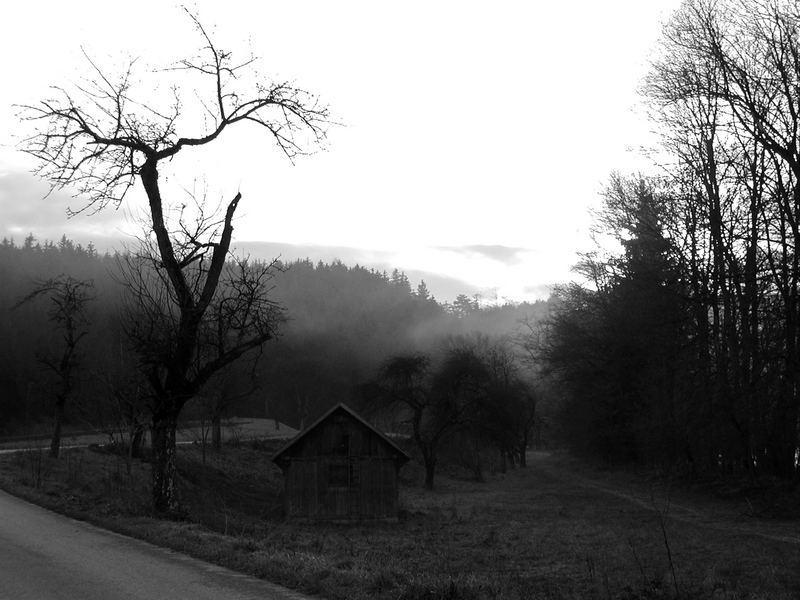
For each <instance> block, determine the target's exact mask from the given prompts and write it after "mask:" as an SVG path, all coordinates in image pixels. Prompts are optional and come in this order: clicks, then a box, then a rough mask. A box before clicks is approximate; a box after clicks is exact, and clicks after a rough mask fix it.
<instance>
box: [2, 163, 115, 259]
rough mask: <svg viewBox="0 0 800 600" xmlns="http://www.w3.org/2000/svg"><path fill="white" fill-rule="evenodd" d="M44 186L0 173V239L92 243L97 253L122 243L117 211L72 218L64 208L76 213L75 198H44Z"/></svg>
mask: <svg viewBox="0 0 800 600" xmlns="http://www.w3.org/2000/svg"><path fill="white" fill-rule="evenodd" d="M48 190H49V188H48V185H47V184H46V183H44V182H43V181H41V180H39V179H37V178H36V177H35V176H33V175H31V174H30V173H28V172H25V171H21V170H14V169H5V170H3V171H2V173H0V237H8V238H14V240H15V241H17V242H21V241H22V239H23V238H25V237H26V236H27V235H28V234H29V233H33V235H34V236H35V237H36V238H37V239H38V240H53V241H57V240H59V239H60V238H61V236H62V235H66V236H67V237H69V238H71V239H73V240H75V241H78V242H83V243H87V242H90V241H91V242H94V243H95V245H96V246H97V247H98V248H99V249H111V248H113V247H115V246H117V245H118V244H119V243H120V242H121V241H123V239H125V238H124V235H123V234H122V233H121V231H120V228H121V227H122V226H123V224H124V223H125V217H124V215H123V213H122V212H121V211H117V210H114V208H113V207H108V208H106V209H104V210H102V211H100V212H97V213H94V214H91V211H87V212H86V213H82V214H78V215H75V216H73V217H69V216H68V215H67V211H68V208H70V207H71V208H72V209H74V210H80V209H81V208H83V206H84V204H82V201H81V200H80V199H79V198H73V197H71V196H70V195H69V194H67V193H65V192H62V191H57V192H53V193H52V194H50V195H48Z"/></svg>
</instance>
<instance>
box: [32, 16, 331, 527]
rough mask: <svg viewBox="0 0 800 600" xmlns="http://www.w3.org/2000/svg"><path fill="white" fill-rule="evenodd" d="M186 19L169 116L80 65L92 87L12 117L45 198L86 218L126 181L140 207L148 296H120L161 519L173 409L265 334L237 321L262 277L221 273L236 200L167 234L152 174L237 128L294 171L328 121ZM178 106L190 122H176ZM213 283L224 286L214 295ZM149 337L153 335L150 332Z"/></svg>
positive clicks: (169, 503) (170, 505) (125, 79)
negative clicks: (142, 392)
mask: <svg viewBox="0 0 800 600" xmlns="http://www.w3.org/2000/svg"><path fill="white" fill-rule="evenodd" d="M187 14H188V13H187ZM189 17H190V19H191V20H192V22H193V24H194V27H195V29H196V30H197V32H198V34H199V36H200V38H201V39H202V40H203V45H202V48H201V54H200V56H199V57H197V58H185V59H182V60H179V61H178V62H177V63H175V64H173V65H172V66H171V68H170V69H169V70H166V71H165V70H161V71H158V73H159V74H160V75H162V76H166V77H171V78H173V80H177V79H179V77H180V76H181V75H185V76H187V77H189V78H193V79H194V81H195V82H196V83H197V84H198V89H195V90H192V93H185V94H183V95H182V94H181V88H180V87H178V86H177V85H176V86H175V87H174V88H173V92H174V93H173V100H172V102H171V104H170V105H169V106H166V107H153V106H149V103H148V102H147V101H146V100H145V101H141V100H135V99H134V96H133V92H134V90H133V81H134V78H133V70H134V67H135V64H133V63H131V65H130V66H129V67H128V68H127V69H126V70H125V71H124V72H123V73H122V75H121V76H120V77H117V78H114V77H111V76H109V75H107V74H106V73H104V72H103V71H102V70H101V69H100V68H99V67H98V66H97V65H96V64H95V63H94V62H92V61H91V59H88V57H87V60H89V64H90V66H91V68H92V69H93V71H94V74H95V79H94V80H92V81H90V82H88V83H87V84H84V85H82V86H76V88H75V89H74V90H68V89H66V88H55V90H56V96H55V97H54V98H52V99H47V100H44V101H42V102H41V103H39V104H37V105H33V106H26V107H23V118H25V119H27V120H28V121H29V122H30V123H31V125H32V126H34V127H36V130H35V133H34V134H33V135H32V136H30V137H29V138H28V139H27V141H26V143H25V149H26V150H27V152H28V153H29V154H31V155H32V156H33V157H34V158H36V159H37V160H38V162H39V167H38V173H39V174H40V175H41V176H43V177H44V178H46V179H48V180H49V181H50V183H51V186H52V188H53V189H60V188H67V187H69V188H70V189H73V190H75V191H76V193H77V194H78V195H81V196H82V197H85V198H86V199H88V205H87V206H86V208H90V209H91V210H100V209H102V208H104V207H105V206H107V205H109V204H113V205H118V204H119V203H121V202H122V201H123V199H124V198H125V195H126V193H127V192H128V191H129V190H130V188H131V187H132V186H134V184H135V183H136V182H137V181H140V182H141V185H142V187H143V189H144V192H145V194H146V196H147V201H148V207H149V228H150V230H151V236H148V240H152V243H153V249H154V255H153V256H145V257H144V261H145V262H147V261H148V260H150V259H154V260H152V262H150V265H149V266H146V265H145V267H146V268H147V269H151V270H150V271H149V274H148V275H147V276H146V277H147V278H149V279H148V280H147V281H144V280H142V281H140V282H139V283H143V284H147V285H149V284H150V283H152V284H154V285H155V288H154V289H152V290H146V289H144V288H143V287H141V286H139V287H137V286H138V283H136V282H135V280H134V282H132V283H131V285H130V287H131V289H132V290H133V291H134V296H135V297H136V299H137V300H142V301H143V302H142V303H141V305H140V306H141V309H142V310H143V311H145V313H146V315H147V317H148V318H147V319H146V320H144V321H143V322H142V324H141V328H138V329H136V328H134V330H133V337H134V343H135V345H136V346H137V350H138V351H139V353H140V357H141V361H142V364H143V366H144V369H145V371H146V375H147V379H148V381H149V384H150V386H151V388H152V397H153V405H152V415H153V417H152V418H153V422H152V432H153V454H154V460H153V503H154V507H155V509H156V510H157V511H158V512H163V513H168V512H171V511H174V510H175V509H176V508H177V496H176V492H175V463H174V454H175V428H176V423H177V419H178V415H179V414H180V412H181V409H182V408H183V406H184V405H185V404H186V402H188V401H189V399H191V398H192V397H193V396H194V395H195V394H196V393H197V392H198V390H199V388H200V386H202V384H203V383H204V382H205V381H207V380H208V378H209V377H210V376H211V374H213V373H214V372H215V371H216V370H218V369H220V368H222V367H224V366H225V365H226V364H228V363H230V362H232V361H233V360H235V359H237V358H238V357H239V356H241V355H242V354H244V353H245V352H247V351H248V350H251V349H254V348H258V347H259V346H261V345H262V344H263V343H264V342H265V341H266V340H268V339H270V337H272V335H273V328H272V327H271V326H265V325H267V323H265V322H264V321H259V318H260V317H256V318H255V319H254V317H253V315H252V314H247V313H241V314H240V313H238V312H237V311H240V310H244V309H246V308H247V307H248V306H250V302H251V300H256V303H257V304H259V305H261V306H263V301H264V298H263V293H264V292H265V288H264V287H263V283H264V277H263V275H264V272H263V271H261V272H260V273H259V274H256V275H255V276H251V274H250V272H249V271H248V269H247V268H246V265H243V264H241V263H240V264H239V265H238V266H235V267H233V268H232V269H233V271H236V269H237V268H238V269H240V271H239V273H238V274H235V273H231V268H230V267H226V260H227V258H228V254H229V250H230V246H231V239H232V236H233V218H234V215H235V213H236V210H237V208H238V205H239V202H240V201H241V198H242V195H241V193H237V194H236V195H235V196H234V197H233V198H232V199H231V200H230V201H229V202H228V203H227V206H226V207H225V209H224V211H223V214H222V216H221V217H220V219H219V220H218V221H208V220H201V221H199V222H198V226H197V227H188V228H186V227H184V226H185V225H186V224H185V223H183V224H180V225H179V226H178V228H177V229H175V228H173V229H172V230H171V229H170V226H169V219H168V215H169V212H170V210H171V208H172V207H174V203H173V204H170V203H169V201H168V200H167V199H165V198H164V197H163V196H162V190H161V186H160V180H159V168H160V167H161V166H162V165H163V164H164V163H166V162H167V161H170V160H171V159H172V158H173V157H175V156H176V155H177V154H178V153H179V152H181V151H183V150H184V149H186V148H197V147H202V146H206V145H208V144H211V143H213V142H214V141H216V140H217V139H218V138H219V137H220V136H221V135H222V134H223V132H225V131H227V130H228V129H230V128H232V127H236V128H239V127H240V126H242V125H245V124H248V125H250V126H256V127H257V128H259V129H260V130H261V131H262V132H263V133H265V134H267V136H268V137H269V138H270V139H271V140H272V141H273V142H274V143H275V144H277V146H278V148H279V149H280V150H281V151H282V152H283V153H284V154H285V155H286V156H287V157H289V158H290V159H293V158H294V157H296V156H298V155H301V154H304V153H306V152H307V151H308V148H309V147H310V146H314V145H319V144H320V143H321V142H322V140H323V138H324V136H325V128H326V125H327V124H328V123H329V114H328V109H327V108H326V107H325V106H322V105H320V104H319V103H318V101H317V99H316V98H315V97H314V96H312V95H311V94H309V93H307V92H305V91H303V90H301V89H298V88H296V87H294V86H292V85H291V84H289V83H285V82H282V83H270V82H265V81H263V80H261V79H260V78H259V77H258V74H257V73H256V72H255V70H254V59H249V60H245V61H243V62H235V61H234V60H233V57H232V54H231V53H230V52H227V51H223V50H221V49H220V48H219V47H218V46H217V45H216V44H215V43H214V41H212V39H211V37H210V36H209V34H208V33H207V31H206V29H205V28H204V27H203V26H202V25H201V23H200V21H199V20H198V19H197V18H196V17H195V16H193V15H191V14H189ZM248 77H249V78H250V79H251V82H252V83H251V85H248V84H247V81H246V79H247V78H248ZM203 86H205V88H204V89H205V91H203V90H202V89H200V88H202V87H203ZM187 101H190V102H194V103H195V107H194V108H195V109H196V110H194V111H192V110H185V108H184V102H187ZM198 111H199V112H200V114H205V119H204V121H205V125H204V126H203V125H199V124H198V123H193V124H191V125H190V124H188V123H186V122H185V121H186V120H187V115H189V116H196V115H197V114H198ZM186 130H190V132H189V133H183V132H184V131H186ZM142 272H143V271H142ZM223 277H226V278H228V284H226V285H222V286H221V281H222V279H223ZM221 288H224V289H225V290H226V291H225V293H220V292H221ZM240 294H241V295H240ZM155 310H160V311H162V314H160V315H159V314H157V313H156V312H153V311H155ZM209 315H211V317H209ZM210 322H214V323H222V322H226V323H227V325H226V326H225V327H227V328H228V330H227V331H225V332H224V333H225V336H219V335H217V336H216V338H215V340H216V342H219V344H218V345H217V347H216V348H215V350H216V354H215V355H214V356H210V355H207V354H205V353H203V352H200V348H201V346H202V343H203V339H204V336H206V335H207V330H208V327H207V326H208V325H209V323H210ZM156 326H158V327H161V328H163V329H162V330H161V331H156V330H155V327H156ZM148 328H151V329H149V330H147V329H148ZM151 334H152V335H151ZM223 339H224V341H225V343H224V344H222V343H221V342H222V340H223ZM148 340H149V341H148ZM151 341H153V342H155V343H150V342H151Z"/></svg>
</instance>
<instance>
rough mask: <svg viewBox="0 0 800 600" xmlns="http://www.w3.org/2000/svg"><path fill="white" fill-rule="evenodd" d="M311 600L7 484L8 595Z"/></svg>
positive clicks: (2, 591)
mask: <svg viewBox="0 0 800 600" xmlns="http://www.w3.org/2000/svg"><path fill="white" fill-rule="evenodd" d="M160 598H169V599H170V600H181V599H186V600H245V599H250V598H253V599H255V598H258V599H259V600H310V598H309V597H308V596H304V595H302V594H298V593H296V592H292V591H290V590H287V589H285V588H282V587H280V586H277V585H274V584H271V583H267V582H265V581H261V580H259V579H255V578H252V577H247V576H245V575H241V574H239V573H235V572H233V571H230V570H228V569H223V568H221V567H217V566H215V565H211V564H208V563H205V562H202V561H200V560H196V559H193V558H189V557H187V556H185V555H183V554H180V553H178V552H173V551H171V550H165V549H163V548H159V547H157V546H153V545H151V544H148V543H146V542H142V541H139V540H134V539H132V538H129V537H126V536H123V535H118V534H115V533H111V532H108V531H105V530H102V529H99V528H97V527H94V526H92V525H89V524H87V523H84V522H81V521H76V520H73V519H69V518H66V517H63V516H61V515H57V514H55V513H53V512H50V511H48V510H45V509H43V508H40V507H38V506H34V505H33V504H30V503H28V502H25V501H24V500H20V499H18V498H15V497H14V496H10V495H9V494H6V493H5V492H2V491H0V599H2V600H122V599H125V600H140V599H141V600H158V599H160Z"/></svg>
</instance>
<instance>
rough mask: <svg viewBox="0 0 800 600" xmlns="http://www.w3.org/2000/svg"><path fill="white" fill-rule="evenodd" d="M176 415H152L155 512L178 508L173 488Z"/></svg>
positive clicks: (174, 510)
mask: <svg viewBox="0 0 800 600" xmlns="http://www.w3.org/2000/svg"><path fill="white" fill-rule="evenodd" d="M176 429H177V415H175V414H171V413H168V414H162V415H154V416H153V429H152V432H153V433H152V435H153V508H154V509H155V510H156V512H157V513H161V514H166V515H169V514H174V513H175V512H177V509H178V494H177V490H176V489H175V483H176V482H175V475H176V468H175V430H176Z"/></svg>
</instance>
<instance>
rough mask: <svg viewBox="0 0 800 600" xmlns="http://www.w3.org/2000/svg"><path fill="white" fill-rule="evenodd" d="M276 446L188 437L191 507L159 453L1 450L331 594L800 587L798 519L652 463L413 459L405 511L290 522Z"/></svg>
mask: <svg viewBox="0 0 800 600" xmlns="http://www.w3.org/2000/svg"><path fill="white" fill-rule="evenodd" d="M272 450H273V448H272V446H270V445H266V444H241V445H239V446H238V447H227V448H226V449H225V450H224V451H223V452H222V453H221V454H213V453H208V454H207V462H206V464H203V462H202V453H201V450H200V449H199V448H198V447H192V446H181V447H180V449H179V470H180V473H181V478H180V493H181V498H182V501H183V505H184V507H185V509H186V520H185V521H181V522H175V521H164V520H159V519H156V518H154V517H153V516H152V515H151V514H150V510H149V487H148V485H149V476H150V473H149V465H147V464H145V463H141V462H138V461H135V462H133V463H131V464H130V465H128V463H126V462H125V460H124V459H123V458H121V457H119V456H116V455H112V454H103V453H98V452H92V451H89V450H70V451H67V452H65V453H64V455H63V456H62V458H61V459H59V460H52V459H49V458H47V456H46V455H45V453H40V452H38V451H30V452H25V453H19V454H12V455H5V456H3V457H2V460H0V484H2V485H3V487H5V488H6V489H10V490H11V491H13V492H14V493H17V494H19V495H23V496H25V497H27V498H30V499H32V500H34V501H35V502H38V503H40V504H45V505H47V506H49V507H51V508H54V509H55V510H58V511H61V512H65V513H67V514H70V515H72V516H75V517H78V518H83V519H86V520H90V521H93V522H96V523H98V524H100V525H102V526H105V527H109V528H111V529H114V530H117V531H120V532H123V533H128V534H131V535H134V536H136V537H140V538H143V539H146V540H148V541H152V542H154V543H157V544H160V545H164V546H168V547H171V548H174V549H177V550H180V551H183V552H186V553H188V554H191V555H194V556H197V557H200V558H204V559H206V560H210V561H212V562H216V563H218V564H221V565H223V566H227V567H230V568H233V569H236V570H239V571H242V572H245V573H249V574H252V575H256V576H258V577H263V578H266V579H269V580H271V581H274V582H276V583H280V584H283V585H286V586H287V587H291V588H294V589H298V590H302V591H305V592H307V593H312V594H319V595H321V596H323V597H325V598H330V599H334V598H352V599H356V600H358V599H366V598H377V599H398V600H399V599H403V600H421V599H427V600H433V599H456V598H459V599H460V598H463V599H467V600H469V599H473V598H475V599H479V598H480V599H483V598H511V599H517V598H518V599H528V598H543V599H573V598H575V599H577V598H598V599H612V598H613V599H626V600H635V599H650V598H677V597H680V598H714V599H718V600H739V599H742V600H744V599H748V600H757V599H762V598H763V599H770V600H781V599H789V598H797V597H798V593H800V569H798V567H800V545H798V544H792V543H787V542H782V541H778V540H777V539H772V538H773V537H775V536H773V535H772V534H773V533H774V532H783V533H787V532H793V534H794V535H795V536H796V537H800V535H797V534H798V531H799V530H800V529H799V528H798V523H797V521H780V522H776V521H773V520H763V519H755V518H753V517H746V516H742V513H741V512H739V513H736V512H735V511H734V510H732V508H731V507H732V506H733V505H734V504H735V503H736V502H737V501H734V500H730V499H729V500H724V501H715V500H710V499H708V497H698V496H696V495H693V494H691V493H690V492H684V491H681V492H680V494H677V493H676V492H673V494H672V495H670V496H669V498H668V497H667V495H666V493H665V491H664V490H659V489H658V488H655V487H654V486H653V485H651V482H649V481H645V480H642V478H641V477H639V478H631V477H629V476H627V475H621V474H619V473H613V472H609V473H596V472H591V471H586V470H582V467H580V466H579V465H576V464H575V463H574V462H572V461H570V460H569V459H567V458H566V457H562V456H559V455H557V454H555V455H544V454H537V455H535V456H533V457H532V459H531V465H530V466H529V468H527V469H520V470H516V471H511V472H509V473H507V474H506V475H494V476H490V477H489V478H488V481H487V482H485V483H476V482H472V481H467V480H464V479H458V478H455V477H446V476H442V477H440V479H439V482H438V487H437V490H436V491H434V492H426V491H425V490H424V489H422V487H421V486H420V485H419V483H421V477H420V475H421V474H420V473H419V469H418V467H415V466H414V465H409V466H407V467H406V471H405V472H404V479H406V481H407V484H408V485H404V486H403V489H402V491H401V506H402V513H401V518H400V521H399V522H398V523H389V524H372V525H368V524H356V525H350V526H343V525H321V524H302V523H287V522H284V521H283V520H282V519H281V517H280V490H281V486H282V481H281V476H280V471H278V470H277V469H276V468H275V467H274V466H273V465H272V464H271V463H270V462H269V458H270V456H271V453H272ZM128 466H130V470H129V469H128ZM668 500H669V502H668ZM713 507H717V508H719V511H717V512H714V511H712V510H711V508H713ZM737 515H738V516H737ZM778 537H779V536H778Z"/></svg>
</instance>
